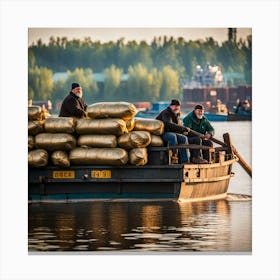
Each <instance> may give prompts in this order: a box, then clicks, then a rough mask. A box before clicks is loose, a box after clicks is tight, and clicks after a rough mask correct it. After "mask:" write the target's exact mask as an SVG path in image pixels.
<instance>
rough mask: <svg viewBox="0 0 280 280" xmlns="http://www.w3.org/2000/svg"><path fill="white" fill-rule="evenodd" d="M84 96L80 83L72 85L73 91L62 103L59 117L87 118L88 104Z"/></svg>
mask: <svg viewBox="0 0 280 280" xmlns="http://www.w3.org/2000/svg"><path fill="white" fill-rule="evenodd" d="M82 96H83V90H82V87H81V86H80V85H79V84H78V83H72V89H71V91H70V92H69V94H68V95H67V96H66V97H65V98H64V100H63V102H62V105H61V109H60V114H59V117H76V118H84V117H86V109H87V104H86V103H85V101H84V100H83V98H82Z"/></svg>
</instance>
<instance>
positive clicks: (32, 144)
mask: <svg viewBox="0 0 280 280" xmlns="http://www.w3.org/2000/svg"><path fill="white" fill-rule="evenodd" d="M34 147H35V141H34V137H33V136H31V135H28V150H32V149H33V148H34Z"/></svg>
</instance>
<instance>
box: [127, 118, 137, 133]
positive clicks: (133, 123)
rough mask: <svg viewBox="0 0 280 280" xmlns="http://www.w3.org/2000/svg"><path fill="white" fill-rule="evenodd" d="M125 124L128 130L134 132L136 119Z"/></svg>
mask: <svg viewBox="0 0 280 280" xmlns="http://www.w3.org/2000/svg"><path fill="white" fill-rule="evenodd" d="M125 123H126V128H127V130H128V131H132V130H133V128H134V126H135V119H134V118H132V119H129V120H126V121H125Z"/></svg>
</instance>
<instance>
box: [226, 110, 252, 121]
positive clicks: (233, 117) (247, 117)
mask: <svg viewBox="0 0 280 280" xmlns="http://www.w3.org/2000/svg"><path fill="white" fill-rule="evenodd" d="M227 120H228V121H229V122H230V121H231V122H232V121H251V120H252V113H251V112H242V111H241V112H238V113H232V112H229V113H228V117H227Z"/></svg>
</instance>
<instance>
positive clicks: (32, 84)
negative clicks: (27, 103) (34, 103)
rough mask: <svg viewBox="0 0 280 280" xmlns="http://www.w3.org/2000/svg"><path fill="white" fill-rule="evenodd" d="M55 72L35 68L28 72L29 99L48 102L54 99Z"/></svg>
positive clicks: (43, 68)
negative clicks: (53, 77)
mask: <svg viewBox="0 0 280 280" xmlns="http://www.w3.org/2000/svg"><path fill="white" fill-rule="evenodd" d="M52 75H53V72H52V71H51V70H50V69H48V68H46V67H37V66H36V67H34V68H31V69H29V71H28V98H29V99H31V98H32V99H36V100H48V99H51V98H52V93H53V88H54V82H53V79H52Z"/></svg>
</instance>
